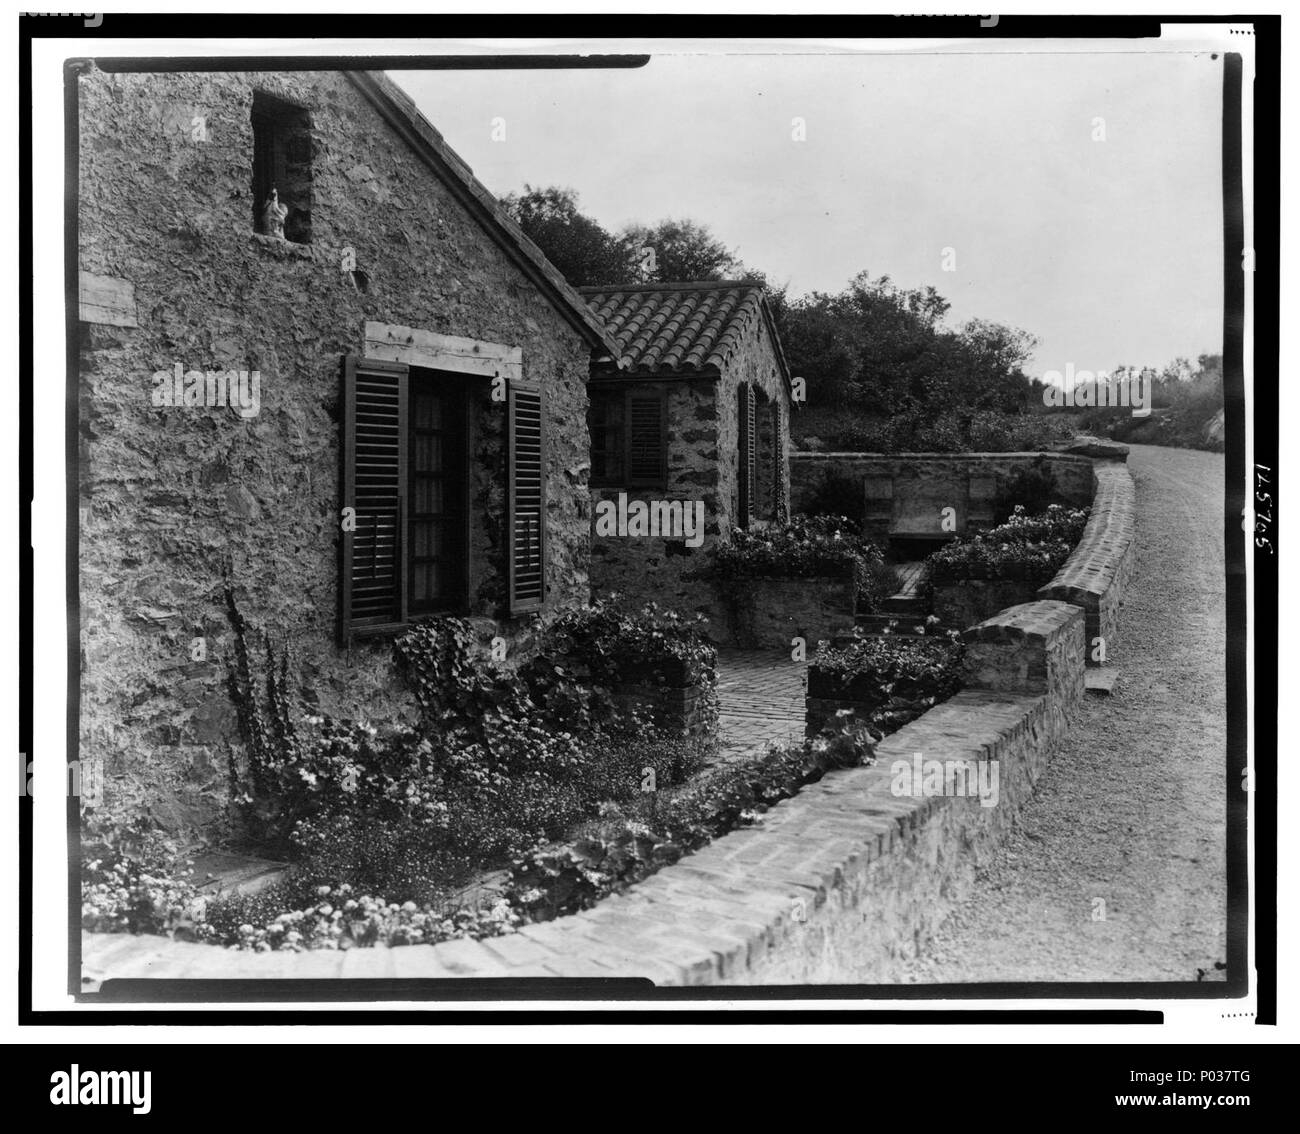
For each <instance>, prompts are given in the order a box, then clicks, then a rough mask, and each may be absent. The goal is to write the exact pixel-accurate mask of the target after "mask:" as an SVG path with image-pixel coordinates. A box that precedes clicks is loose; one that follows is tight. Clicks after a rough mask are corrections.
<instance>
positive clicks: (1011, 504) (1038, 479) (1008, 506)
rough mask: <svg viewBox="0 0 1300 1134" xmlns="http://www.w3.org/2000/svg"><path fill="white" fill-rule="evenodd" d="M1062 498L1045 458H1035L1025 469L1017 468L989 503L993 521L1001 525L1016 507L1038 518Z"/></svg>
mask: <svg viewBox="0 0 1300 1134" xmlns="http://www.w3.org/2000/svg"><path fill="white" fill-rule="evenodd" d="M1062 502H1063V498H1062V496H1061V493H1060V489H1059V487H1058V486H1057V483H1056V473H1055V472H1054V471H1053V470H1052V466H1051V464H1050V463H1049V462H1048V460H1047V458H1046V457H1043V456H1039V457H1035V458H1034V460H1033V461H1032V462H1031V463H1030V464H1029V466H1028V467H1024V466H1022V467H1020V468H1017V469H1016V470H1015V471H1014V472H1012V474H1011V475H1010V476H1009V477H1007V479H1006V480H1005V481H1004V482H1003V484H1002V486H1001V487H1000V488H999V489H998V494H997V498H996V499H995V500H994V502H993V516H994V520H995V521H996V522H997V523H999V524H1004V523H1006V522H1007V520H1009V519H1010V518H1011V517H1012V516H1013V515H1015V511H1016V506H1017V505H1020V506H1022V507H1023V508H1024V510H1025V511H1026V512H1027V513H1029V514H1030V515H1035V516H1036V515H1038V514H1039V513H1041V512H1044V511H1046V510H1047V508H1048V507H1049V506H1050V505H1052V504H1060V503H1062Z"/></svg>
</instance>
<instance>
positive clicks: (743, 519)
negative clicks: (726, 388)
mask: <svg viewBox="0 0 1300 1134" xmlns="http://www.w3.org/2000/svg"><path fill="white" fill-rule="evenodd" d="M754 402H755V398H754V390H753V388H752V387H751V386H748V385H742V386H741V387H740V389H739V399H738V406H739V418H740V422H739V424H740V439H739V440H740V445H739V448H740V470H739V471H740V478H739V479H740V500H739V512H740V515H739V522H740V526H741V527H742V528H747V527H749V526H750V521H751V520H753V518H754V480H755V477H756V465H757V462H756V459H755V457H756V449H755V443H754V434H755V429H754V424H755V423H754Z"/></svg>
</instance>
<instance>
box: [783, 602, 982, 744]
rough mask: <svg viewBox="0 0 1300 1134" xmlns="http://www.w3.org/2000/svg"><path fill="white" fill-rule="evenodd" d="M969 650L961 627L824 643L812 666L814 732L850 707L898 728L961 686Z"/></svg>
mask: <svg viewBox="0 0 1300 1134" xmlns="http://www.w3.org/2000/svg"><path fill="white" fill-rule="evenodd" d="M934 621H935V620H934V619H933V618H932V619H931V620H930V626H931V627H932V626H933V624H934ZM918 629H921V630H925V629H927V627H924V626H923V627H918ZM963 652H964V650H963V646H962V644H961V641H960V640H959V637H958V634H957V632H956V631H955V630H954V631H951V632H950V633H949V634H948V635H943V636H938V635H936V636H934V637H929V638H920V639H907V638H902V639H900V638H894V637H890V636H888V635H886V636H883V637H869V638H861V639H859V640H858V641H854V642H850V643H848V644H847V645H843V646H829V645H825V646H823V647H822V648H821V649H819V650H818V652H817V653H816V655H815V656H814V657H813V659H812V661H811V662H810V663H809V666H808V694H807V700H806V713H807V718H806V719H807V729H808V732H809V734H810V735H811V734H814V733H816V732H817V731H818V730H820V729H821V728H823V727H824V726H825V724H826V722H827V721H828V720H831V719H832V718H834V717H835V715H836V714H837V713H839V712H842V711H844V710H851V711H852V712H853V713H854V714H855V716H856V717H857V719H859V720H863V721H867V722H869V723H870V724H871V725H872V726H873V727H875V728H877V729H879V730H880V731H881V732H882V733H890V732H894V731H896V730H897V729H899V728H901V727H902V726H903V725H905V724H907V723H908V722H909V721H912V720H915V719H916V718H917V717H919V716H920V715H921V714H922V713H924V712H926V711H927V710H928V709H930V708H932V707H933V706H934V705H937V704H938V703H939V702H940V701H945V700H947V699H948V698H949V697H951V696H952V695H953V694H954V693H956V692H957V690H958V688H959V687H960V684H961V664H962V656H963Z"/></svg>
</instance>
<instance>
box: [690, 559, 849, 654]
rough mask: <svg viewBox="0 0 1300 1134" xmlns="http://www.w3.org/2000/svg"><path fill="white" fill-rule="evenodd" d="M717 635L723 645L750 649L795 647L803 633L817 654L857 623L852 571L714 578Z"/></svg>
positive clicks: (714, 628) (713, 628)
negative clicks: (720, 580)
mask: <svg viewBox="0 0 1300 1134" xmlns="http://www.w3.org/2000/svg"><path fill="white" fill-rule="evenodd" d="M713 590H714V602H713V609H712V611H711V612H710V617H709V621H710V625H711V631H710V633H711V635H712V638H713V641H714V642H716V643H717V644H718V645H720V646H731V647H735V648H737V649H744V650H767V649H772V650H776V649H781V650H788V649H790V640H791V639H792V638H803V639H804V641H805V642H806V643H807V645H808V653H809V655H810V656H811V654H812V651H813V649H815V648H816V645H817V643H818V642H820V641H829V640H830V639H831V638H833V637H834V636H835V635H836V634H837V633H842V632H843V631H845V630H847V629H849V628H850V627H852V625H853V615H854V611H855V608H856V598H857V585H856V583H855V582H854V580H853V578H852V577H851V576H844V575H841V576H827V575H818V576H812V577H807V578H788V579H765V578H764V579H737V580H731V581H729V582H727V583H717V582H715V583H714V584H713Z"/></svg>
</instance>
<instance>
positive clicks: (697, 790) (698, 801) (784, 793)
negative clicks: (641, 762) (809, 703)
mask: <svg viewBox="0 0 1300 1134" xmlns="http://www.w3.org/2000/svg"><path fill="white" fill-rule="evenodd" d="M877 735H878V734H876V733H875V732H874V731H873V730H871V729H869V728H868V727H866V726H863V725H861V724H859V723H857V722H856V721H854V720H853V718H852V714H851V713H844V714H841V715H840V716H839V717H838V718H837V720H836V722H835V724H834V726H833V727H830V728H827V729H825V730H823V732H822V734H821V735H819V736H817V737H815V738H812V739H808V740H805V741H803V742H802V743H800V744H796V745H791V746H787V747H784V748H780V747H773V748H769V749H768V750H767V751H766V752H764V753H761V754H758V755H753V756H749V757H747V758H744V759H741V760H738V761H736V762H734V763H729V764H727V765H726V766H724V767H722V768H720V769H718V770H717V771H716V772H714V773H713V774H711V775H709V776H707V777H706V778H704V779H702V780H700V781H697V782H695V783H691V784H688V785H686V786H685V787H682V788H679V789H676V790H669V791H653V792H647V793H646V794H644V795H642V796H640V797H639V798H637V799H636V800H635V801H634V802H631V803H630V804H629V805H628V806H626V807H619V806H616V805H610V806H607V807H606V808H605V809H604V811H603V821H602V822H601V823H599V824H597V825H596V827H595V829H594V830H591V831H589V832H588V833H586V834H584V835H583V836H582V837H580V838H578V839H575V840H573V841H570V842H564V843H560V844H555V845H550V846H539V847H537V848H535V849H534V850H532V851H530V852H529V853H528V854H525V855H523V856H521V857H520V858H518V859H516V861H515V862H514V864H513V865H512V868H511V879H510V884H509V887H508V888H507V892H506V893H507V897H508V899H509V900H510V902H511V904H512V905H514V906H515V907H516V908H517V909H519V910H521V911H523V912H524V913H526V914H527V915H528V917H529V918H531V919H532V920H535V921H546V920H550V919H551V918H555V917H560V916H563V915H564V914H569V913H574V912H576V911H577V910H580V909H585V908H587V907H589V906H592V905H594V904H595V903H596V902H597V901H599V900H600V899H601V898H603V897H604V896H605V895H607V894H609V893H611V892H613V891H615V890H619V889H622V888H624V887H626V886H628V885H631V884H632V883H634V882H637V881H639V880H640V879H642V878H645V877H647V876H648V875H650V874H653V873H654V872H655V871H656V870H658V869H659V868H660V867H662V866H666V865H669V864H670V863H673V862H676V861H677V860H678V859H679V858H680V857H681V856H682V855H683V854H686V853H688V852H690V851H692V850H696V849H698V848H699V847H701V846H703V845H704V844H706V843H708V842H710V841H711V840H712V839H715V838H717V837H718V836H720V835H723V834H726V833H727V832H728V831H731V830H734V829H735V828H737V827H740V826H744V825H746V824H749V823H752V822H754V821H755V820H756V819H757V818H758V816H759V814H760V813H761V812H762V811H763V810H765V809H766V808H768V807H770V806H771V805H772V804H774V803H778V802H779V801H780V800H782V799H788V798H789V797H790V796H792V795H794V794H795V793H797V792H798V791H799V789H800V788H802V787H803V786H804V785H805V784H809V783H814V782H816V781H817V780H819V779H821V777H822V776H823V775H825V774H826V772H828V771H830V770H832V769H834V768H848V767H854V766H857V765H860V764H868V763H871V762H872V761H873V760H874V752H875V742H876V738H877Z"/></svg>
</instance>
